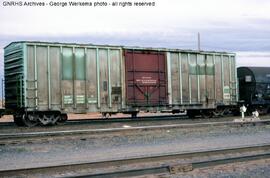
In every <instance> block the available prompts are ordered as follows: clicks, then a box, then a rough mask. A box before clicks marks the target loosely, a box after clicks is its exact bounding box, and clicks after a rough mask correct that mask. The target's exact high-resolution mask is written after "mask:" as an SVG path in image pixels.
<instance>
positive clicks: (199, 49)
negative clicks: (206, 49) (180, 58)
mask: <svg viewBox="0 0 270 178" xmlns="http://www.w3.org/2000/svg"><path fill="white" fill-rule="evenodd" d="M198 51H201V36H200V32H198Z"/></svg>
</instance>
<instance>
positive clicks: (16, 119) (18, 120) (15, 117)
mask: <svg viewBox="0 0 270 178" xmlns="http://www.w3.org/2000/svg"><path fill="white" fill-rule="evenodd" d="M13 120H14V123H15V124H16V125H17V126H25V125H24V122H23V120H22V117H21V116H19V115H13Z"/></svg>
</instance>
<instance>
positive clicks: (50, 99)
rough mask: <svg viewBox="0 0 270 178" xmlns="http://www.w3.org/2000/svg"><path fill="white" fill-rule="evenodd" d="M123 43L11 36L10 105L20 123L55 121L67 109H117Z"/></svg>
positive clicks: (8, 55) (121, 101)
mask: <svg viewBox="0 0 270 178" xmlns="http://www.w3.org/2000/svg"><path fill="white" fill-rule="evenodd" d="M122 60H123V59H122V49H121V48H120V47H113V46H95V45H79V44H65V43H46V42H13V43H11V44H10V45H8V46H7V47H6V48H5V88H6V90H5V91H6V108H7V109H9V110H12V111H13V113H14V120H15V122H16V123H17V124H18V125H23V124H24V125H28V126H33V125H36V124H38V123H41V124H43V125H47V124H55V123H56V122H59V121H60V122H61V121H64V120H66V119H67V115H66V113H87V112H106V113H116V112H119V111H120V109H121V108H122V106H123V105H124V102H125V101H124V98H123V95H122V91H123V90H124V89H122V87H123V88H124V85H123V81H124V78H123V76H124V75H123V73H122V71H123V69H122V68H123V61H122Z"/></svg>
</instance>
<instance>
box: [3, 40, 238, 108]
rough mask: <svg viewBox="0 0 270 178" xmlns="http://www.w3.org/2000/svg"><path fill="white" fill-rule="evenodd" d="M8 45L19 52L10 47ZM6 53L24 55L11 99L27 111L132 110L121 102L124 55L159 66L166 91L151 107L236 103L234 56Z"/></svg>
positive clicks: (27, 45) (63, 50)
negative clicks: (151, 60) (151, 58)
mask: <svg viewBox="0 0 270 178" xmlns="http://www.w3.org/2000/svg"><path fill="white" fill-rule="evenodd" d="M13 44H14V46H16V45H21V48H20V49H16V48H15V47H14V46H13V47H12V45H13ZM8 50H11V51H12V50H13V52H14V51H16V50H19V51H20V50H21V51H23V56H22V57H21V59H19V60H21V62H22V63H23V67H22V71H21V72H22V74H23V75H24V77H23V81H20V82H19V84H18V86H20V85H22V83H23V86H24V89H19V93H20V94H19V95H20V96H17V97H16V98H17V100H18V101H17V102H18V103H19V104H18V106H19V107H23V106H25V107H27V108H28V109H29V110H30V109H33V110H35V109H38V110H49V109H51V110H60V111H62V112H79V113H82V112H119V111H120V112H121V111H127V110H128V109H132V108H133V106H131V105H129V103H128V102H127V101H126V96H127V95H129V92H128V91H127V90H126V84H125V83H126V81H127V77H128V76H126V75H125V69H126V66H125V62H126V56H124V55H123V51H125V50H134V51H142V52H143V53H146V54H147V53H149V54H152V53H157V54H159V55H157V60H156V61H157V62H158V63H160V62H161V61H162V60H164V61H163V62H161V63H160V64H154V63H153V64H154V65H158V68H159V69H160V67H161V66H160V65H162V66H163V67H162V68H164V69H162V71H160V70H158V71H156V72H157V73H160V75H157V77H156V78H157V79H158V80H159V81H163V82H165V84H166V87H163V86H162V87H161V89H160V90H159V92H156V93H155V96H159V97H160V98H159V101H158V100H156V101H153V102H152V103H151V104H152V106H151V107H154V106H157V107H159V106H160V105H163V106H169V107H171V106H173V107H178V108H182V109H185V108H189V107H194V105H197V106H198V107H201V106H203V107H214V104H213V103H218V104H228V103H229V102H230V103H232V102H235V98H233V97H232V96H234V93H236V94H235V95H236V97H237V92H235V90H236V89H233V87H235V88H236V87H237V86H236V82H233V81H236V79H235V77H236V72H235V70H234V69H235V57H234V56H235V55H234V54H230V53H219V52H204V51H191V50H178V49H161V48H160V49H155V48H137V47H134V48H130V47H121V46H102V45H79V44H64V43H42V42H18V43H12V44H11V45H10V46H8V47H7V48H6V49H5V54H8V53H7V52H8ZM160 54H162V55H160ZM165 54H166V55H165ZM6 59H8V56H7V57H5V60H6ZM146 59H147V57H146ZM66 60H67V61H66ZM66 62H67V63H66ZM133 62H134V60H133ZM12 65H13V64H12ZM14 65H15V64H14ZM6 67H8V66H7V65H5V68H6ZM13 67H14V66H13ZM6 70H8V68H6ZM133 71H135V70H133ZM223 71H229V72H228V74H224V72H223ZM162 72H165V73H164V75H163V74H162V75H161V73H162ZM12 75H13V74H12ZM135 77H137V76H135ZM7 78H8V77H7ZM162 85H163V84H162ZM19 88H20V87H19ZM224 91H229V95H230V99H229V100H228V99H225V98H226V97H225V98H224ZM13 92H15V91H13ZM22 96H24V98H23V97H22ZM161 98H162V99H161ZM207 100H209V101H208V102H206V101H207ZM210 100H211V102H210ZM157 103H158V104H157ZM210 105H211V106H210ZM36 107H38V108H36ZM138 107H140V105H137V106H136V107H135V108H138ZM133 109H134V108H133Z"/></svg>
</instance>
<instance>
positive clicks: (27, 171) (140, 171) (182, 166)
mask: <svg viewBox="0 0 270 178" xmlns="http://www.w3.org/2000/svg"><path fill="white" fill-rule="evenodd" d="M268 158H270V143H264V144H260V145H247V146H240V147H230V148H220V149H212V150H198V151H195V152H184V153H183V152H181V153H168V154H159V155H149V156H141V157H132V158H124V159H115V160H103V161H96V162H91V161H90V162H80V163H71V164H62V165H51V166H44V167H31V168H27V167H26V168H20V169H10V170H0V177H12V176H19V177H20V176H22V175H23V176H34V177H39V176H44V175H48V176H52V177H54V176H58V177H61V176H62V177H105V178H106V177H127V176H139V175H149V174H161V173H170V174H176V173H180V172H187V171H192V170H194V169H197V168H203V167H210V166H215V165H221V164H228V163H236V162H243V161H251V160H258V159H268Z"/></svg>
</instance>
